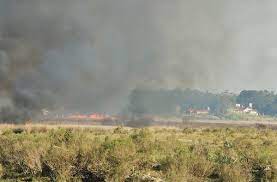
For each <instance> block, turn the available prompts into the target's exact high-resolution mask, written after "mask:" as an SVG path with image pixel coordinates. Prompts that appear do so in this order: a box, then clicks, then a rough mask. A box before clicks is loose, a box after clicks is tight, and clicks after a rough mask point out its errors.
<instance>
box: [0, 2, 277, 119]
mask: <svg viewBox="0 0 277 182" xmlns="http://www.w3.org/2000/svg"><path fill="white" fill-rule="evenodd" d="M275 7H277V6H276V2H274V1H273V0H265V1H236V0H235V1H222V0H211V1H204V0H173V1H166V0H162V1H161V0H152V1H149V0H131V1H130V0H117V1H114V0H84V1H74V0H57V1H52V0H21V1H19V0H0V37H1V40H0V50H1V51H0V89H1V94H0V95H1V104H0V106H1V108H3V109H2V110H3V112H5V113H8V114H5V115H8V116H9V117H7V118H10V115H13V116H14V113H16V114H15V115H16V117H15V118H17V116H22V115H23V116H24V117H25V118H29V117H31V116H33V115H35V113H37V111H39V110H40V109H42V108H60V107H65V108H68V109H72V110H82V111H96V112H103V111H105V112H117V111H119V110H121V109H122V107H123V106H124V105H125V103H126V100H127V96H128V94H129V91H130V89H132V88H134V87H141V86H144V87H151V88H161V87H162V88H164V87H165V88H175V87H180V88H187V87H191V88H201V89H210V90H212V89H221V90H223V89H230V90H235V91H237V90H240V89H242V88H247V89H276V88H275V87H276V86H275V85H276V84H275V81H274V79H273V77H274V76H273V75H274V66H275V65H276V62H275V59H276V53H275V50H276V47H277V42H276V40H275V35H274V34H275V33H274V32H276V29H277V26H276V25H275V23H274V20H275V19H276V18H277V13H276V12H277V8H275ZM5 115H3V114H2V116H5Z"/></svg>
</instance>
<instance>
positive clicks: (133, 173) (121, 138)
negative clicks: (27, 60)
mask: <svg viewBox="0 0 277 182" xmlns="http://www.w3.org/2000/svg"><path fill="white" fill-rule="evenodd" d="M0 130H1V134H0V176H1V179H2V181H24V180H25V181H126V182H132V181H145V182H147V181H149V182H150V181H174V182H175V181H177V182H178V181H191V182H194V181H196V182H197V181H217V182H220V181H277V176H276V175H277V132H276V131H274V130H270V129H263V128H261V129H253V128H252V129H247V128H243V129H239V128H220V129H216V128H206V129H191V128H185V129H176V128H146V129H130V128H122V127H118V128H91V127H90V128H88V127H82V128H76V127H70V126H67V127H57V126H56V127H54V126H52V127H46V126H43V125H40V126H36V127H32V126H31V125H29V126H25V127H18V126H9V125H2V126H1V127H0Z"/></svg>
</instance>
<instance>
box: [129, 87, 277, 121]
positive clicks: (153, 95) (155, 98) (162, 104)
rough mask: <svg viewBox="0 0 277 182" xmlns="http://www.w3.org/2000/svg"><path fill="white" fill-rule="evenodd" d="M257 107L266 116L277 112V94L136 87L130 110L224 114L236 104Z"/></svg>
mask: <svg viewBox="0 0 277 182" xmlns="http://www.w3.org/2000/svg"><path fill="white" fill-rule="evenodd" d="M249 103H253V106H254V108H255V109H256V110H257V111H258V112H259V113H260V114H264V115H271V116H275V115H277V95H276V94H275V93H274V92H271V91H267V90H264V91H257V90H243V91H241V92H240V93H239V94H234V93H228V92H223V93H212V92H208V91H200V90H193V89H184V90H182V89H174V90H167V89H159V90H147V89H134V90H133V91H132V92H131V94H130V95H129V103H128V107H127V111H128V113H131V114H133V115H142V114H176V110H177V108H179V109H180V110H181V112H184V111H186V110H188V109H189V108H192V109H207V108H209V109H210V113H212V114H213V115H216V116H223V115H224V114H226V113H227V111H228V109H230V108H232V107H234V106H235V105H236V104H241V105H243V106H248V105H249Z"/></svg>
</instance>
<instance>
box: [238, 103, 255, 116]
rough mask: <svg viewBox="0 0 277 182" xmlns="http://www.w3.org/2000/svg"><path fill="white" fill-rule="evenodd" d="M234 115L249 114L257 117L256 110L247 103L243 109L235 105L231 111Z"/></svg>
mask: <svg viewBox="0 0 277 182" xmlns="http://www.w3.org/2000/svg"><path fill="white" fill-rule="evenodd" d="M233 112H234V113H240V114H249V115H253V116H258V115H259V113H258V111H257V110H256V109H254V108H253V104H252V103H249V105H248V107H244V106H242V105H240V104H236V107H235V108H234V109H233Z"/></svg>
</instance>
